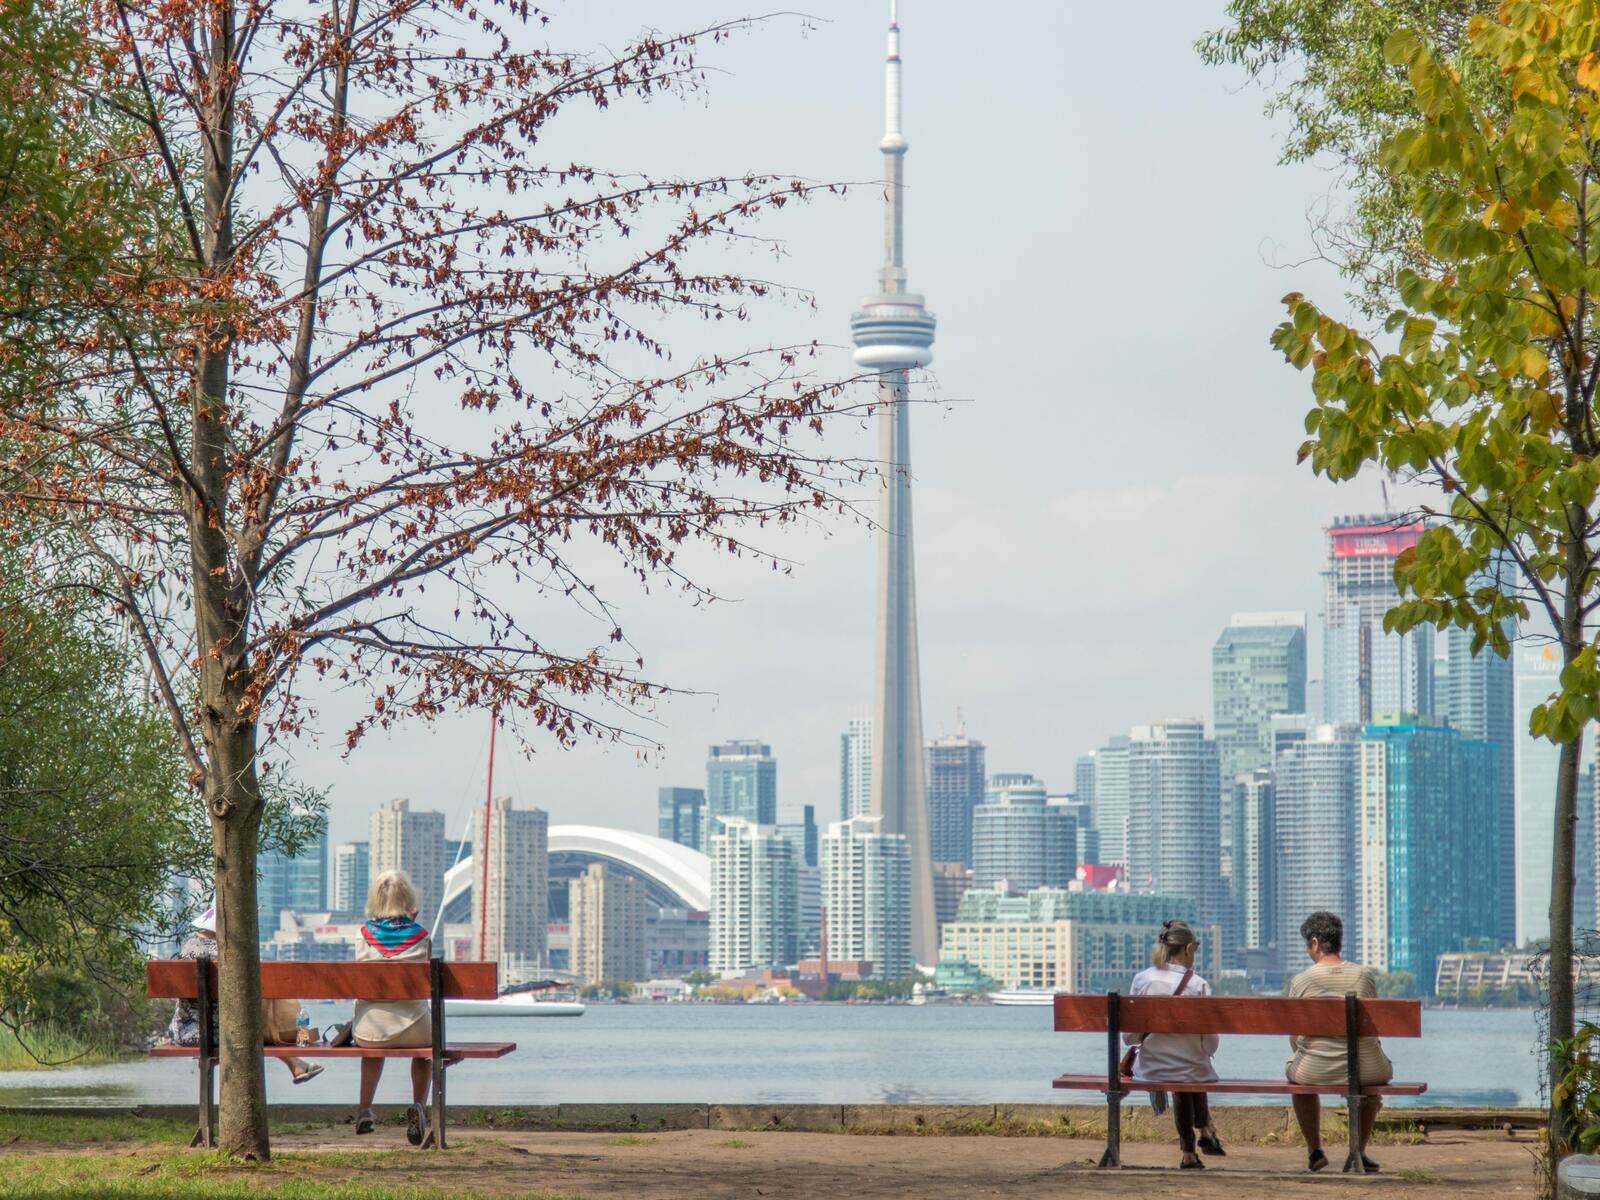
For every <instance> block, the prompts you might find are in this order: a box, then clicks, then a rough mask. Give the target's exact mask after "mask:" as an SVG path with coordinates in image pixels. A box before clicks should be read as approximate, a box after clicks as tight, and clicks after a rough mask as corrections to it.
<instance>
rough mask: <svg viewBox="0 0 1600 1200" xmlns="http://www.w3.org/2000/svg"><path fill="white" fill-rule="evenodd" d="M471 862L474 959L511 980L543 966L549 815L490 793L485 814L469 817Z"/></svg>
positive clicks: (480, 812)
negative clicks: (496, 968) (473, 870)
mask: <svg viewBox="0 0 1600 1200" xmlns="http://www.w3.org/2000/svg"><path fill="white" fill-rule="evenodd" d="M486 816H487V818H488V837H489V840H488V854H487V855H485V854H484V820H485V817H486ZM486 859H487V866H488V870H487V875H485V869H484V868H485V860H486ZM472 861H473V864H474V865H475V866H476V868H477V876H476V878H475V880H474V883H475V884H476V885H477V886H475V887H474V888H473V889H472V936H473V942H472V953H473V957H475V958H476V959H477V960H478V961H480V962H497V963H499V964H500V967H501V972H502V974H503V975H506V976H510V977H512V978H515V977H518V976H525V975H528V974H530V973H532V972H536V971H539V970H541V969H543V967H544V966H545V965H546V962H547V953H546V951H547V945H546V941H545V925H546V923H547V922H548V920H549V915H550V818H549V815H548V814H547V813H545V812H544V810H543V809H538V808H528V809H518V808H513V807H512V806H511V797H510V796H496V797H494V799H493V800H492V801H490V803H489V805H488V812H487V813H485V811H484V810H483V809H481V808H480V809H478V810H477V811H476V813H475V814H474V816H473V818H472ZM485 882H487V887H485V886H484V884H485ZM485 905H487V908H485Z"/></svg>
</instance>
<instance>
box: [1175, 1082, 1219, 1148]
mask: <svg viewBox="0 0 1600 1200" xmlns="http://www.w3.org/2000/svg"><path fill="white" fill-rule="evenodd" d="M1172 1123H1173V1124H1174V1125H1176V1126H1177V1127H1178V1148H1179V1149H1181V1150H1182V1151H1183V1152H1184V1153H1185V1154H1193V1153H1194V1152H1195V1141H1194V1135H1195V1130H1197V1129H1205V1128H1206V1127H1208V1126H1209V1125H1210V1124H1211V1106H1210V1105H1208V1104H1207V1103H1206V1094H1205V1093H1204V1092H1173V1093H1172Z"/></svg>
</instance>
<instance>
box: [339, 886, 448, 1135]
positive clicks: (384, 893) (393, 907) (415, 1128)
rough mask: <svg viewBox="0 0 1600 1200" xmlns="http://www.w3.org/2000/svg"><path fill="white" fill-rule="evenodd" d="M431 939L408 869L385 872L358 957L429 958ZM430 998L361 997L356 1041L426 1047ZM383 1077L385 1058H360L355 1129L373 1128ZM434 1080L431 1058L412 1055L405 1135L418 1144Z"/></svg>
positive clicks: (372, 896) (370, 904) (372, 893)
mask: <svg viewBox="0 0 1600 1200" xmlns="http://www.w3.org/2000/svg"><path fill="white" fill-rule="evenodd" d="M432 950H433V943H432V940H431V939H430V938H429V937H428V931H427V930H426V929H424V928H423V927H422V926H421V925H418V924H417V889H416V888H415V887H414V886H412V883H411V877H410V876H409V875H407V874H406V873H405V872H404V871H385V872H384V873H383V874H382V875H379V876H378V877H377V878H376V879H374V880H373V881H372V887H371V888H370V889H369V890H368V892H367V921H366V924H364V925H363V926H362V927H361V941H360V942H359V943H358V944H357V945H356V960H357V961H358V962H360V961H364V960H387V961H391V962H398V961H404V960H407V959H422V960H423V961H426V960H427V959H428V958H429V957H430V955H431V954H432ZM430 1016H431V1014H430V1012H429V1009H428V1002H427V1001H426V1000H357V1001H356V1014H355V1021H354V1022H353V1025H352V1030H351V1032H352V1035H353V1040H354V1041H355V1044H356V1045H358V1046H368V1047H373V1048H377V1047H387V1046H428V1045H431V1044H432V1043H433V1026H432V1022H431V1020H430ZM382 1077H383V1059H381V1058H363V1059H362V1060H361V1106H360V1110H359V1111H358V1112H357V1113H356V1132H357V1133H358V1134H362V1133H371V1132H372V1129H373V1126H374V1124H375V1123H376V1122H375V1119H374V1118H373V1115H372V1098H373V1096H375V1095H376V1094H377V1091H378V1080H379V1079H380V1078H382ZM432 1082H433V1062H432V1060H430V1059H427V1058H414V1059H412V1060H411V1105H410V1107H408V1108H407V1109H406V1138H407V1140H409V1141H410V1142H411V1144H412V1145H413V1146H420V1145H421V1144H422V1142H423V1140H424V1139H425V1138H426V1137H427V1135H428V1087H429V1085H430V1084H431V1083H432Z"/></svg>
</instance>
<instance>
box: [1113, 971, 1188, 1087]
mask: <svg viewBox="0 0 1600 1200" xmlns="http://www.w3.org/2000/svg"><path fill="white" fill-rule="evenodd" d="M1193 978H1194V968H1193V967H1190V968H1188V969H1187V970H1185V971H1184V973H1183V978H1182V979H1180V980H1179V981H1178V986H1177V987H1176V988H1174V989H1173V991H1172V994H1173V995H1174V996H1181V995H1183V989H1184V988H1186V987H1188V986H1189V980H1191V979H1193ZM1149 1036H1150V1035H1149V1034H1145V1035H1144V1037H1141V1038H1140V1039H1139V1040H1138V1041H1137V1042H1135V1043H1134V1044H1133V1045H1131V1046H1129V1047H1128V1052H1127V1053H1126V1054H1124V1055H1123V1056H1122V1062H1121V1063H1120V1064H1118V1066H1117V1073H1118V1074H1119V1075H1121V1076H1122V1077H1123V1078H1124V1079H1131V1078H1133V1061H1134V1059H1135V1058H1137V1057H1138V1056H1139V1047H1140V1046H1142V1045H1144V1039H1145V1038H1146V1037H1149Z"/></svg>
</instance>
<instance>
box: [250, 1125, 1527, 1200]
mask: <svg viewBox="0 0 1600 1200" xmlns="http://www.w3.org/2000/svg"><path fill="white" fill-rule="evenodd" d="M274 1144H275V1146H276V1147H278V1148H279V1149H283V1150H292V1149H318V1150H350V1149H357V1148H359V1149H362V1150H366V1149H379V1148H387V1147H389V1146H392V1147H393V1148H394V1151H395V1153H394V1156H393V1159H392V1164H393V1165H392V1166H389V1165H388V1164H389V1162H390V1161H391V1160H388V1159H380V1160H379V1163H380V1164H382V1165H376V1164H375V1165H369V1166H363V1167H362V1168H361V1171H360V1176H361V1179H362V1181H363V1182H366V1183H372V1182H376V1181H377V1180H376V1178H375V1176H376V1177H381V1175H382V1174H384V1173H387V1172H388V1171H390V1170H392V1171H393V1172H394V1179H395V1182H396V1183H397V1184H398V1183H400V1182H401V1181H402V1180H405V1181H410V1182H415V1183H418V1184H425V1185H434V1186H438V1187H448V1188H452V1189H460V1190H463V1191H474V1192H479V1193H482V1194H486V1195H498V1194H514V1193H520V1192H527V1191H529V1190H533V1189H542V1190H547V1191H550V1192H556V1193H561V1194H565V1195H570V1196H582V1197H611V1196H627V1197H635V1198H638V1200H688V1198H691V1197H693V1198H697V1200H699V1198H703V1200H733V1198H735V1197H737V1198H739V1200H754V1198H756V1197H764V1198H772V1200H783V1198H796V1200H800V1198H805V1200H809V1198H814V1197H821V1198H824V1200H902V1198H904V1200H912V1198H916V1200H966V1198H968V1197H973V1196H990V1195H992V1196H1000V1195H1004V1196H1008V1197H1013V1198H1023V1197H1026V1198H1028V1200H1034V1198H1036V1197H1069V1196H1070V1197H1076V1196H1092V1197H1098V1196H1130V1197H1132V1196H1139V1197H1147V1198H1153V1197H1157V1196H1159V1197H1160V1200H1179V1198H1181V1197H1212V1196H1215V1197H1227V1198H1228V1200H1269V1198H1274V1200H1275V1198H1277V1197H1295V1196H1309V1195H1312V1194H1313V1193H1317V1194H1321V1195H1328V1194H1329V1192H1330V1191H1335V1192H1341V1191H1342V1192H1346V1193H1348V1192H1352V1191H1354V1192H1362V1193H1365V1194H1367V1195H1375V1196H1383V1197H1385V1198H1387V1197H1390V1196H1431V1197H1436V1198H1440V1197H1445V1196H1449V1197H1458V1196H1469V1197H1471V1196H1482V1197H1489V1196H1494V1197H1500V1198H1502V1200H1503V1198H1506V1197H1515V1196H1527V1197H1532V1196H1534V1195H1535V1194H1536V1188H1535V1186H1534V1159H1533V1153H1532V1152H1533V1148H1534V1146H1533V1142H1532V1141H1531V1139H1530V1138H1529V1137H1528V1136H1527V1135H1523V1137H1522V1139H1521V1140H1520V1141H1515V1142H1513V1141H1508V1140H1507V1139H1506V1138H1505V1137H1504V1136H1503V1135H1490V1134H1472V1133H1452V1132H1445V1133H1439V1134H1436V1135H1434V1137H1432V1138H1431V1139H1430V1140H1429V1141H1428V1142H1426V1143H1424V1144H1420V1145H1409V1146H1374V1147H1373V1148H1372V1150H1371V1153H1372V1154H1373V1156H1374V1157H1376V1158H1377V1159H1378V1160H1379V1162H1380V1163H1382V1165H1383V1172H1382V1173H1381V1174H1380V1175H1377V1176H1372V1177H1369V1178H1368V1179H1360V1178H1357V1177H1354V1176H1343V1175H1341V1174H1340V1173H1339V1170H1338V1167H1339V1164H1340V1163H1341V1162H1342V1158H1343V1154H1342V1147H1338V1148H1336V1147H1333V1146H1329V1147H1328V1151H1329V1156H1330V1157H1331V1158H1333V1159H1334V1162H1333V1165H1332V1166H1330V1167H1329V1169H1328V1170H1327V1171H1324V1172H1323V1173H1322V1174H1320V1175H1315V1176H1313V1175H1310V1174H1308V1173H1307V1172H1305V1171H1304V1169H1303V1167H1302V1164H1303V1161H1304V1159H1303V1152H1302V1150H1301V1149H1300V1147H1299V1146H1297V1145H1284V1146H1259V1145H1252V1146H1238V1147H1236V1148H1234V1149H1232V1150H1230V1152H1229V1155H1228V1157H1227V1158H1226V1159H1220V1160H1217V1159H1213V1160H1210V1162H1211V1163H1212V1165H1211V1166H1210V1167H1209V1169H1207V1170H1206V1171H1204V1172H1200V1171H1182V1172H1179V1171H1177V1170H1171V1169H1166V1168H1172V1167H1175V1166H1176V1165H1177V1162H1178V1153H1177V1149H1176V1147H1175V1146H1161V1145H1152V1144H1135V1145H1128V1146H1126V1147H1125V1148H1124V1152H1123V1153H1124V1161H1125V1163H1126V1164H1127V1167H1126V1168H1125V1169H1124V1170H1122V1171H1120V1172H1101V1171H1096V1170H1094V1168H1093V1164H1094V1162H1095V1160H1096V1159H1097V1158H1098V1157H1099V1154H1100V1150H1101V1145H1100V1143H1098V1142H1089V1141H1077V1140H1070V1139H1065V1138H998V1137H903V1136H902V1137H870V1136H860V1135H848V1134H824V1133H723V1132H714V1131H708V1130H688V1131H676V1132H666V1133H652V1134H637V1135H629V1134H605V1133H537V1132H502V1131H485V1130H478V1129H470V1130H467V1129H464V1130H461V1131H460V1132H458V1133H455V1134H453V1135H452V1144H453V1146H455V1147H456V1148H458V1149H459V1150H461V1151H463V1153H453V1154H447V1155H440V1156H437V1157H435V1156H432V1155H429V1154H427V1153H422V1152H418V1151H414V1150H412V1149H411V1148H410V1147H409V1146H407V1145H406V1144H405V1141H404V1137H403V1136H402V1134H401V1133H400V1131H399V1130H397V1129H395V1128H394V1127H392V1126H389V1127H384V1128H381V1129H380V1130H379V1131H378V1133H376V1134H375V1135H373V1136H372V1137H371V1138H365V1137H364V1138H362V1139H361V1140H360V1142H359V1143H358V1142H357V1141H356V1139H355V1138H354V1136H352V1135H351V1134H350V1133H349V1132H348V1127H345V1128H343V1129H339V1130H336V1131H335V1132H334V1133H333V1134H332V1135H330V1134H329V1133H328V1132H326V1131H318V1132H311V1133H299V1134H291V1133H285V1134H281V1135H279V1136H277V1137H275V1138H274ZM1158 1168H1159V1169H1158Z"/></svg>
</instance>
